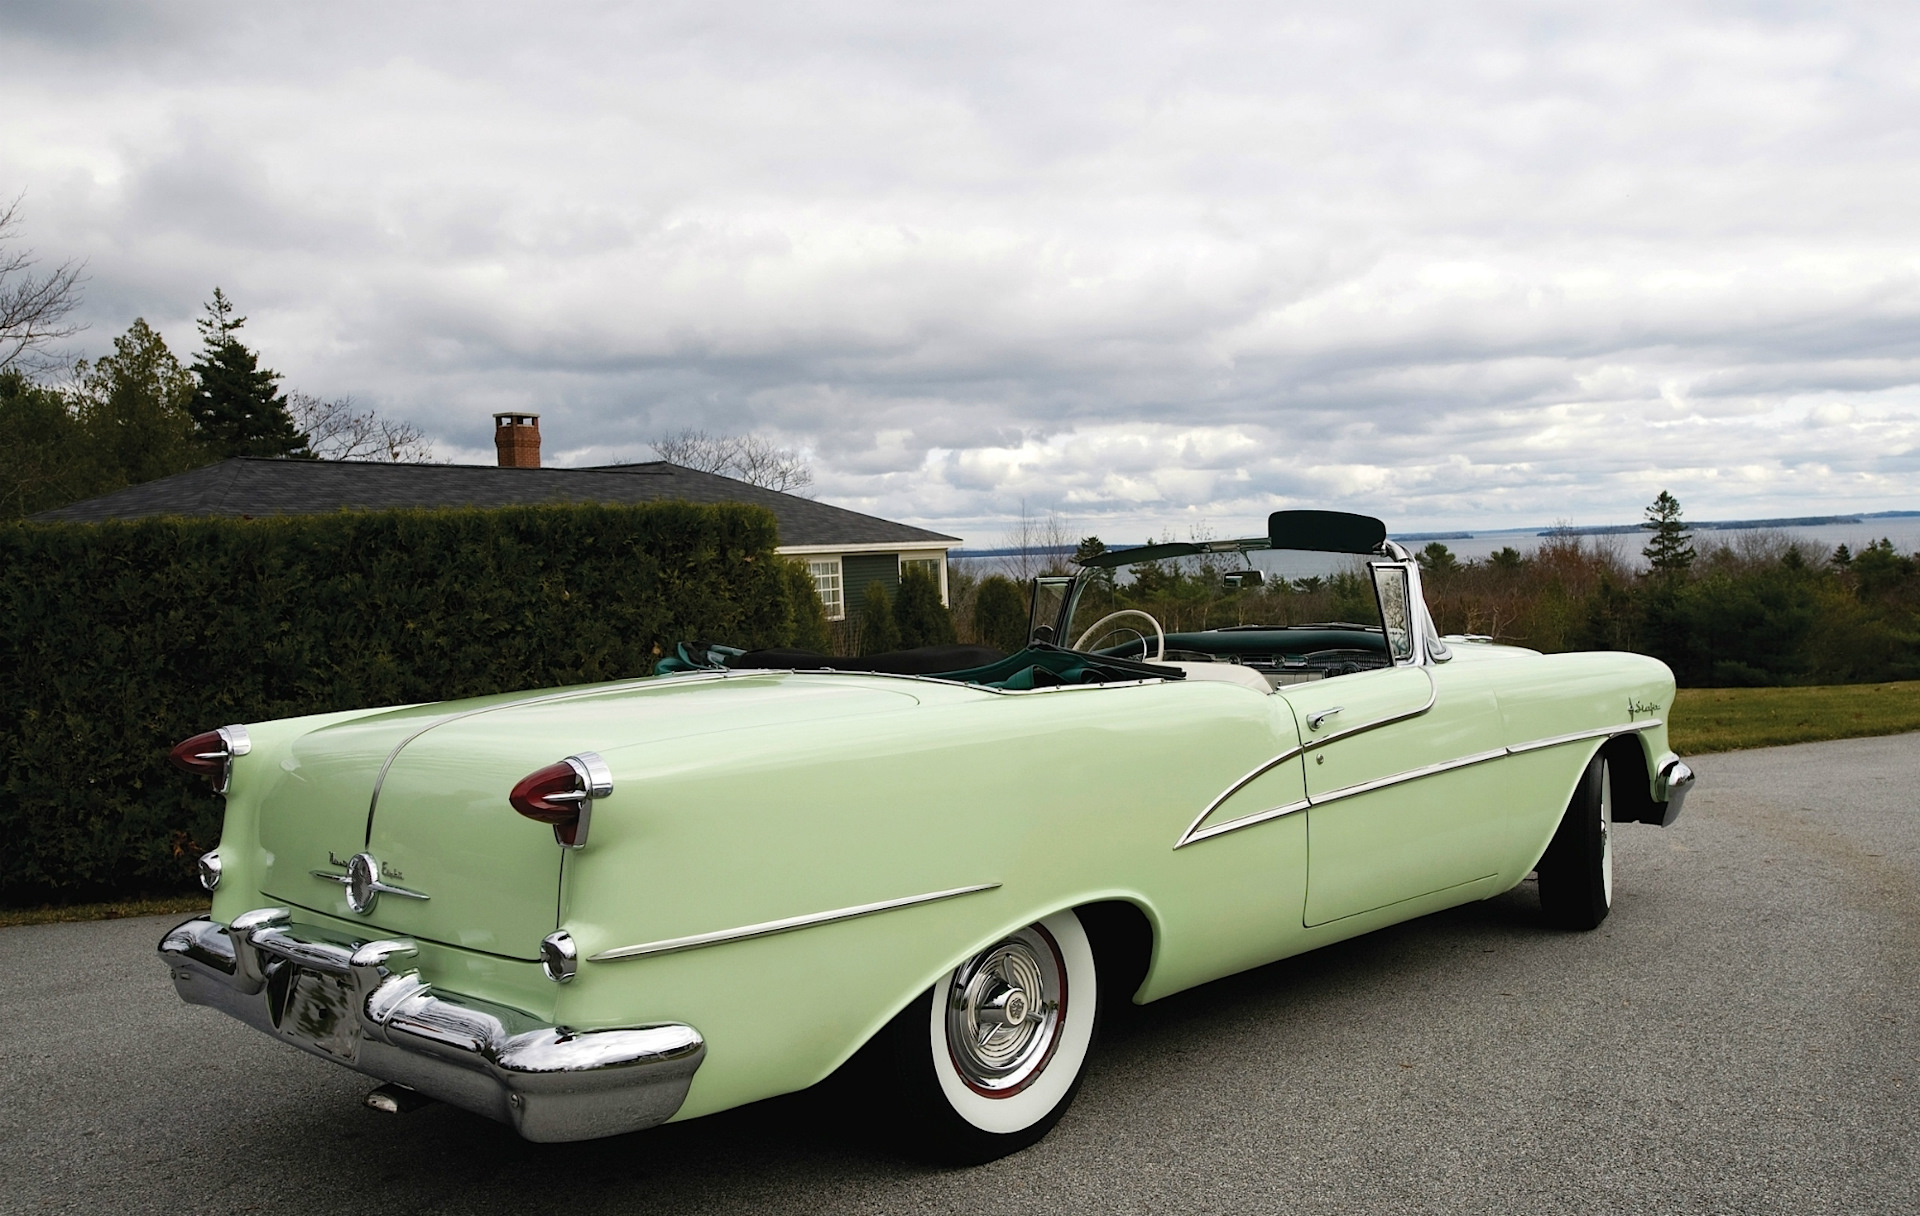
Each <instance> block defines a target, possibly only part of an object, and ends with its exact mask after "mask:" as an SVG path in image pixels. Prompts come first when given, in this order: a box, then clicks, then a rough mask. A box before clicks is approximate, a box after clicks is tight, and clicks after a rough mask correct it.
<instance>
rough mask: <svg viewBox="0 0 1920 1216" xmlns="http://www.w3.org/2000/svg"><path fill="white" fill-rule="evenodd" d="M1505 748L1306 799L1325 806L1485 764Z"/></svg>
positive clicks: (1502, 757) (1504, 753)
mask: <svg viewBox="0 0 1920 1216" xmlns="http://www.w3.org/2000/svg"><path fill="white" fill-rule="evenodd" d="M1507 756H1508V752H1507V749H1506V748H1504V747H1496V748H1494V749H1493V750H1492V751H1489V752H1475V753H1474V754H1473V755H1471V756H1461V757H1460V758H1458V759H1456V760H1442V761H1441V762H1440V763H1438V764H1426V765H1422V766H1421V767H1419V768H1410V769H1408V770H1406V771H1405V772H1401V773H1394V774H1393V775H1392V776H1389V777H1380V778H1376V779H1375V780H1373V781H1362V782H1359V783H1358V784H1356V785H1343V786H1341V787H1340V788H1339V789H1337V790H1328V791H1327V792H1326V793H1324V794H1314V795H1309V796H1308V798H1307V801H1308V802H1310V803H1312V804H1313V805H1314V806H1325V805H1326V804H1327V803H1329V802H1339V801H1340V800H1341V799H1343V798H1354V797H1358V796H1359V795H1361V794H1371V793H1373V792H1374V791H1375V790H1383V789H1386V788H1387V787H1388V786H1394V785H1404V784H1405V783H1407V782H1409V781H1419V780H1420V779H1422V778H1423V777H1437V776H1439V775H1440V774H1441V773H1450V772H1452V771H1453V770H1454V769H1457V768H1472V767H1473V766H1474V765H1476V764H1485V763H1486V762H1487V761H1489V760H1505V759H1506V758H1507Z"/></svg>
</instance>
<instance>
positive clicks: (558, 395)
mask: <svg viewBox="0 0 1920 1216" xmlns="http://www.w3.org/2000/svg"><path fill="white" fill-rule="evenodd" d="M0 38H3V39H5V40H6V42H7V43H8V44H9V45H8V46H7V48H6V49H7V51H8V52H9V53H8V62H9V63H10V65H12V68H11V70H10V72H9V73H8V74H7V75H6V77H5V78H4V79H0V148H4V149H5V151H4V152H3V153H0V190H11V189H17V188H22V187H24V188H26V189H27V190H28V191H29V193H28V199H27V211H26V213H27V218H28V222H29V224H30V226H31V227H30V230H29V236H30V238H31V240H32V241H33V243H34V244H35V245H36V246H37V247H38V248H39V249H40V250H42V251H43V252H45V253H48V254H51V255H54V256H59V257H66V256H84V257H87V258H89V259H90V267H91V273H92V275H93V283H92V286H91V289H90V295H89V310H90V319H91V320H92V322H93V326H94V329H93V331H92V333H91V334H90V335H89V341H90V342H91V343H92V344H94V345H97V346H104V345H105V342H106V340H107V339H108V338H109V337H110V336H111V334H113V333H116V332H118V331H119V330H120V329H123V328H124V327H125V325H126V324H127V323H128V322H129V321H130V320H131V319H132V317H133V316H134V315H136V314H138V315H145V316H146V317H147V318H148V319H149V320H150V321H152V322H153V323H155V324H156V325H159V326H161V327H162V329H163V330H164V332H166V333H167V334H169V335H170V336H171V337H172V338H173V340H174V341H175V342H176V343H177V344H181V345H187V344H190V343H191V341H192V333H193V331H192V329H191V325H190V319H191V316H192V314H193V313H194V312H195V311H196V310H197V307H198V304H199V302H200V301H201V300H202V299H203V298H205V296H206V295H207V294H208V292H209V291H210V289H211V287H212V285H213V284H214V283H219V284H220V285H221V286H222V287H224V288H225V289H226V290H227V291H228V292H229V294H231V295H232V296H234V297H235V298H236V299H237V300H238V301H239V302H240V304H241V306H242V308H243V309H244V310H245V311H247V312H248V313H249V314H250V316H251V321H250V323H249V327H248V330H247V331H246V332H247V334H248V335H249V336H250V337H251V338H252V340H253V341H254V342H256V343H257V344H258V345H259V346H260V347H261V348H262V350H263V353H264V355H265V357H266V359H267V361H268V362H269V363H270V364H271V365H273V366H274V367H276V368H278V369H279V370H281V371H282V372H284V373H286V375H287V376H288V379H289V382H290V383H293V384H296V385H298V386H299V387H301V388H303V389H305V390H307V391H312V392H320V393H325V394H337V393H352V394H354V395H355V396H356V397H357V398H358V399H360V400H361V401H364V402H367V403H370V404H374V405H376V406H377V407H379V408H381V409H383V410H388V411H392V412H394V413H397V414H400V415H402V416H405V417H408V418H410V419H412V420H414V421H416V422H418V423H419V424H421V425H423V426H425V427H426V428H427V429H428V430H429V431H430V432H431V433H433V434H434V435H435V436H436V437H437V438H438V439H439V440H440V442H441V447H442V450H443V451H450V452H452V453H455V454H466V455H469V456H471V457H472V458H473V459H477V460H487V459H490V458H491V447H490V443H489V439H488V426H489V421H488V419H487V414H488V412H489V411H491V410H493V409H505V408H515V409H532V410H538V411H539V412H541V413H542V415H543V429H544V430H545V431H546V433H547V434H548V435H549V445H550V447H551V448H552V449H553V450H555V451H557V452H564V453H567V454H568V455H569V458H572V459H577V460H581V461H587V460H605V459H611V458H613V457H615V456H643V455H645V442H646V439H647V438H648V436H650V435H652V434H655V433H658V432H660V431H664V430H671V429H677V428H678V427H680V426H684V425H701V426H706V427H708V428H709V429H728V430H731V429H748V428H752V429H759V430H763V431H767V432H769V433H772V434H775V435H778V436H779V437H781V438H782V439H784V440H785V441H787V442H791V443H794V444H797V445H801V446H803V447H804V448H806V450H808V451H809V452H810V453H812V455H813V457H814V460H815V463H816V470H817V473H818V475H819V485H818V488H819V490H820V492H821V495H822V497H824V498H826V499H828V500H830V501H837V502H844V503H846V504H847V505H850V506H856V507H860V508H863V509H868V510H874V511H877V512H879V513H881V514H885V515H889V516H892V517H896V518H902V519H910V520H913V521H915V522H921V523H925V524H929V525H931V526H935V527H939V528H941V529H942V530H945V531H949V532H957V533H959V534H961V535H965V536H967V537H968V538H969V539H970V540H973V541H976V542H982V541H991V540H993V539H995V538H997V536H998V534H999V533H1000V532H1001V531H1003V530H1004V528H1005V525H1006V521H1007V520H1008V519H1009V518H1011V517H1012V516H1015V515H1017V514H1018V513H1019V511H1020V510H1021V509H1022V504H1023V503H1025V504H1026V507H1027V508H1028V509H1039V510H1046V509H1057V510H1059V511H1061V512H1064V513H1065V514H1067V515H1069V516H1070V517H1072V518H1073V519H1074V520H1076V521H1077V522H1078V524H1079V526H1081V527H1082V528H1083V530H1086V531H1094V530H1100V531H1101V532H1102V534H1103V535H1106V536H1107V537H1108V538H1109V539H1114V540H1126V539H1138V538H1140V537H1142V536H1145V535H1148V534H1159V533H1161V532H1163V531H1166V530H1169V529H1172V530H1175V531H1178V530H1180V529H1182V528H1185V527H1189V526H1191V523H1192V521H1194V520H1196V519H1206V520H1209V521H1212V525H1213V526H1214V527H1216V528H1217V529H1218V530H1219V531H1220V532H1222V533H1223V534H1224V533H1227V532H1233V531H1238V530H1242V529H1247V528H1251V529H1252V530H1255V531H1257V530H1258V521H1259V520H1260V518H1261V517H1263V516H1264V514H1265V513H1266V512H1267V511H1269V510H1272V509H1275V508H1277V507H1280V506H1287V505H1305V504H1320V505H1333V506H1344V507H1351V508H1355V509H1364V510H1371V511H1375V512H1378V513H1381V514H1384V515H1386V516H1388V517H1389V518H1390V519H1391V520H1393V521H1394V522H1395V523H1396V524H1397V525H1400V526H1405V527H1417V526H1460V525H1479V526H1493V525H1497V524H1509V523H1511V524H1523V523H1536V522H1542V521H1545V520H1551V519H1557V518H1581V519H1596V520H1611V519H1631V518H1633V517H1635V516H1636V515H1637V514H1638V508H1639V506H1640V505H1641V504H1642V503H1643V502H1645V501H1646V500H1647V499H1648V498H1650V497H1651V495H1652V493H1653V492H1654V491H1657V490H1658V489H1659V488H1662V487H1670V488H1672V489H1673V490H1674V492H1675V493H1677V494H1679V495H1680V497H1681V498H1682V500H1683V501H1684V502H1686V504H1687V506H1688V509H1689V512H1690V513H1692V514H1694V515H1696V516H1700V517H1708V516H1713V515H1739V516H1756V515H1768V514H1800V513H1806V512H1809V511H1813V510H1818V509H1833V510H1840V509H1875V508H1895V507H1915V506H1920V497H1916V494H1917V493H1920V491H1916V489H1915V487H1916V485H1917V484H1920V483H1916V481H1915V480H1914V476H1913V475H1914V473H1915V471H1916V468H1915V466H1916V463H1920V457H1916V455H1915V453H1916V438H1917V437H1920V389H1917V388H1916V383H1917V382H1920V325H1916V322H1920V239H1917V238H1920V216H1917V215H1916V213H1915V211H1914V209H1913V207H1912V206H1911V200H1912V199H1913V198H1914V197H1916V196H1920V155H1916V153H1917V152H1920V146H1916V145H1920V121H1916V119H1915V117H1914V116H1915V115H1916V114H1920V104H1916V103H1920V97H1916V96H1915V93H1916V91H1920V80H1917V79H1916V78H1915V77H1914V76H1913V74H1912V73H1911V71H1910V67H1909V65H1910V64H1911V62H1912V61H1913V58H1914V54H1915V52H1916V51H1917V50H1920V46H1917V45H1916V43H1920V17H1916V16H1915V15H1913V14H1911V13H1909V12H1908V11H1907V10H1904V9H1902V8H1900V7H1899V6H1845V5H1842V6H1827V5H1810V4H1809V5H1795V4H1767V5H1759V4H1755V5H1751V6H1738V5H1735V6H1728V5H1724V4H1716V5H1705V4H1691V5H1690V4H1684V3H1682V4H1672V3H1667V4H1650V3H1649V4H1635V3H1623V4H1618V5H1609V6H1592V5H1573V4H1545V5H1543V4H1538V3H1530V4H1518V3H1513V4H1507V3H1481V4H1469V5H1456V6H1448V7H1445V8H1442V9H1434V8H1432V7H1431V6H1416V5H1408V4H1379V5H1353V4H1338V5H1336V4H1331V3H1326V4H1318V5H1314V4H1309V5H1292V6H1284V7H1278V8H1276V7H1275V6H1271V5H1260V4H1230V3H1227V4H1208V5H1190V6H1182V7H1180V8H1178V9H1167V8H1165V7H1164V6H1146V5H1125V4H1120V5H1115V4H1101V5H1091V4H1084V5H1075V4H1068V5H1058V6H1045V7H1042V8H1040V9H1035V8H1033V7H1032V6H1016V5H1011V4H1000V5H995V4H988V5H981V6H970V7H968V8H965V9H961V10H951V11H939V12H933V11H929V10H925V9H924V8H922V9H902V8H899V7H898V6H890V5H879V4H874V3H839V4H813V5H771V4H759V5H749V4H736V5H713V4H702V5H693V4H684V5H656V6H644V7H642V8H639V9H626V8H610V7H589V6H568V7H564V8H560V9H549V10H542V11H540V12H538V13H535V12H533V11H531V10H526V9H524V8H522V7H520V6H506V5H499V6H483V5H460V6H435V5H426V4H423V5H415V6H404V7H401V6H375V5H361V6H356V5H342V6H328V7H326V8H324V9H265V10H263V9H257V8H253V7H246V8H233V7H227V8H205V7H202V8H186V7H183V6H173V5H163V4H154V5H151V6H120V7H117V8H110V9H109V8H103V9H98V10H89V11H88V12H87V13H84V14H83V13H80V11H79V10H71V9H70V6H41V7H38V8H34V9H32V10H31V12H29V13H27V14H26V18H25V19H21V20H14V21H10V23H9V25H8V26H7V28H6V29H5V30H4V31H0ZM1842 411H1848V413H1847V415H1846V418H1845V419H1843V418H1842V413H1841V412H1842Z"/></svg>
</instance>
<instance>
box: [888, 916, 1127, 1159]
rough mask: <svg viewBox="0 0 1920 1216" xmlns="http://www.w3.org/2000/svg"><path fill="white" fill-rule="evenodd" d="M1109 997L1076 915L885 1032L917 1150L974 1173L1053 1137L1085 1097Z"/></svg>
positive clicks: (987, 958)
mask: <svg viewBox="0 0 1920 1216" xmlns="http://www.w3.org/2000/svg"><path fill="white" fill-rule="evenodd" d="M1099 996H1100V994H1099V987H1098V982H1097V980H1096V977H1095V969H1094V960H1093V948H1092V946H1091V945H1090V944H1089V942H1088V940H1087V932H1086V929H1085V928H1083V927H1082V926H1081V924H1080V918H1079V917H1078V916H1076V915H1074V914H1073V913H1072V912H1070V911H1069V912H1059V913H1056V914H1054V915H1053V916H1049V917H1047V918H1046V919H1045V920H1043V921H1040V922H1039V923H1037V924H1033V925H1028V926H1027V927H1026V928H1024V929H1021V930H1019V931H1017V932H1014V933H1011V934H1008V935H1007V936H1006V937H1005V938H1003V939H1001V940H1000V941H998V942H995V943H994V944H993V945H991V946H989V947H988V948H987V949H985V950H982V951H981V952H980V953H979V954H976V955H974V956H973V957H972V958H970V959H968V960H967V961H966V962H964V963H962V964H961V965H960V966H958V967H956V968H954V969H953V970H952V971H951V972H949V973H948V974H947V975H946V976H944V977H942V979H941V980H940V982H939V983H937V984H935V985H934V986H933V990H932V991H931V992H929V993H927V994H925V995H924V996H921V997H920V998H918V999H916V1000H915V1001H914V1002H913V1003H912V1004H910V1005H909V1006H908V1007H907V1008H906V1010H905V1011H903V1012H902V1013H901V1014H900V1016H899V1017H897V1018H895V1019H894V1020H893V1021H892V1022H891V1023H890V1024H889V1025H888V1026H887V1028H886V1030H885V1031H883V1032H882V1038H883V1040H884V1042H883V1043H882V1044H881V1046H882V1047H883V1050H884V1053H885V1055H886V1056H887V1058H888V1061H887V1062H888V1064H889V1066H890V1071H891V1072H892V1073H893V1075H894V1078H895V1080H896V1082H897V1084H898V1086H899V1091H900V1096H901V1098H902V1099H903V1105H904V1106H905V1110H904V1112H903V1113H904V1114H905V1115H906V1120H905V1127H904V1128H903V1130H904V1131H905V1132H907V1134H908V1135H909V1136H910V1137H911V1143H910V1145H909V1147H910V1148H912V1149H914V1150H916V1151H918V1152H920V1153H921V1154H923V1155H926V1156H930V1157H933V1158H935V1159H938V1160H942V1161H947V1162H952V1163H955V1164H969V1165H970V1164H978V1163H980V1162H984V1161H992V1160H993V1159H995V1158H996V1157H1004V1156H1006V1155H1007V1154H1008V1153H1012V1152H1017V1151H1019V1150H1020V1149H1023V1148H1025V1147H1027V1146H1028V1145H1030V1144H1033V1143H1035V1142H1036V1141H1038V1140H1039V1139H1040V1138H1041V1137H1042V1136H1045V1135H1046V1134H1047V1132H1048V1131H1050V1130H1052V1128H1053V1125H1054V1124H1055V1123H1058V1122H1059V1121H1060V1117H1061V1116H1062V1115H1064V1114H1065V1113H1066V1110H1067V1107H1068V1106H1070V1105H1071V1104H1072V1103H1073V1097H1074V1094H1075V1093H1077V1092H1078V1091H1079V1088H1080V1078H1081V1076H1082V1074H1083V1072H1084V1071H1085V1066H1086V1060H1087V1053H1088V1051H1089V1050H1090V1049H1091V1047H1092V1046H1093V1038H1094V1033H1095V1031H1096V1029H1097V1025H1098V1020H1099V1006H1100V1001H1099Z"/></svg>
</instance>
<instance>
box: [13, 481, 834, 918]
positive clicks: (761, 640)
mask: <svg viewBox="0 0 1920 1216" xmlns="http://www.w3.org/2000/svg"><path fill="white" fill-rule="evenodd" d="M774 544H775V525H774V519H773V516H772V515H771V514H770V513H768V512H766V511H765V510H762V509H760V508H757V507H747V506H741V505H735V504H722V505H694V504H688V503H652V504H646V505H640V506H598V505H565V506H539V507H514V508H504V509H497V510H453V511H400V512H370V513H341V514H336V515H309V516H294V517H281V518H274V519H260V520H229V519H192V520H186V519H156V520H143V521H137V522H130V523H113V524H101V525H95V524H29V523H19V522H13V523H6V524H0V830H3V831H4V833H5V839H6V842H7V848H6V850H5V851H4V853H0V903H4V904H6V905H12V906H18V905H21V904H26V903H39V902H44V901H58V902H74V901H80V900H98V899H106V898H125V897H129V896H136V895H147V894H156V893H161V892H169V891H176V890H181V889H183V888H186V887H188V886H189V885H190V884H191V882H192V873H193V864H194V860H195V858H196V857H197V856H198V855H199V854H200V853H201V852H203V851H204V850H206V849H207V848H210V847H211V846H212V845H213V844H215V843H216V841H217V839H218V836H219V831H220V813H221V805H220V800H219V799H218V798H215V797H213V796H211V795H210V794H209V792H208V790H207V787H206V785H205V783H204V782H201V781H198V780H196V779H193V778H190V777H188V776H187V775H186V774H184V773H180V772H178V771H176V770H174V769H173V768H172V767H171V766H170V765H169V764H168V763H167V750H168V749H169V748H170V747H171V746H172V745H173V744H174V743H176V742H178V741H179V740H181V739H183V738H186V737H187V736H189V735H192V734H195V733H197V732H199V731H203V730H209V729H212V728H213V727H216V726H220V725H223V724H225V723H230V722H242V723H244V722H255V721H263V720H267V719H272V718H284V717H291V716H296V715H300V714H311V713H322V712H327V711H331V710H343V709H355V708H363V707H373V706H382V705H396V704H405V703H410V702H419V701H436V700H445V699H451V698H456V697H468V696H478V695H483V694H487V693H496V692H506V691H512V690H515V689H525V688H542V687H551V686H555V685H567V684H582V683H589V682H592V681H598V680H612V679H620V678H626V677H632V676H639V675H644V674H646V673H647V672H649V671H651V670H652V667H653V663H654V660H655V659H656V658H657V657H658V656H659V655H660V654H661V652H662V650H663V648H666V647H670V646H672V644H673V643H674V642H676V641H678V640H680V639H683V638H695V637H713V638H726V639H728V640H729V641H736V640H737V642H738V643H739V644H743V645H747V646H782V645H794V644H801V645H806V644H809V643H812V642H815V641H817V640H818V638H819V637H820V636H821V635H823V634H824V622H823V621H822V620H821V619H820V609H819V603H818V599H817V598H816V597H815V596H814V593H813V586H812V582H811V580H810V579H808V578H806V577H805V575H804V570H802V571H800V572H799V575H797V576H796V574H795V571H794V566H793V563H791V562H787V561H782V560H781V559H780V558H778V557H777V556H776V555H775V554H774V552H773V549H774Z"/></svg>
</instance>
